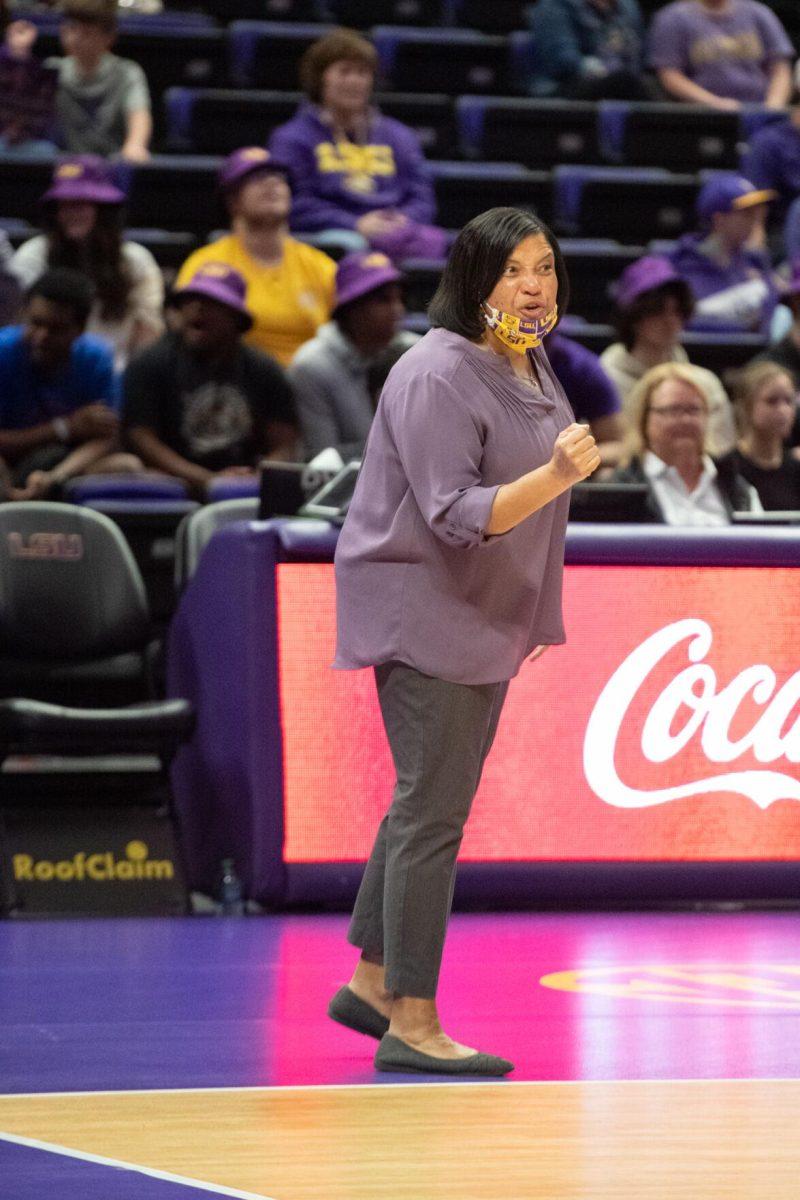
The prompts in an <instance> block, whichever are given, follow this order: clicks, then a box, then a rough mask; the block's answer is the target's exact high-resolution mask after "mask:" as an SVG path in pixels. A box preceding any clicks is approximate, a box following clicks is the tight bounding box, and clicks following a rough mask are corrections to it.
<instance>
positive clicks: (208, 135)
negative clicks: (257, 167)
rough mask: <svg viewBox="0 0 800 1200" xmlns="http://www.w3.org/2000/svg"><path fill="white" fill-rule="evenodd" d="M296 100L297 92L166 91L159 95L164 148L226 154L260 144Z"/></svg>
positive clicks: (293, 107) (298, 98)
mask: <svg viewBox="0 0 800 1200" xmlns="http://www.w3.org/2000/svg"><path fill="white" fill-rule="evenodd" d="M302 99H303V95H302V93H301V92H273V91H248V90H246V89H236V88H170V89H169V91H168V92H167V93H166V95H165V96H164V106H165V114H166V122H167V148H168V150H169V151H170V152H171V153H173V154H180V153H184V152H189V153H192V154H230V153H231V152H232V151H233V150H236V149H238V147H239V146H263V145H264V144H265V143H266V142H267V140H268V138H269V135H270V133H271V132H272V130H273V129H274V128H275V126H276V125H281V124H283V122H284V121H288V120H289V118H290V117H292V116H294V113H295V111H296V109H297V106H298V104H300V102H301V101H302Z"/></svg>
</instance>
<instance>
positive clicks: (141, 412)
mask: <svg viewBox="0 0 800 1200" xmlns="http://www.w3.org/2000/svg"><path fill="white" fill-rule="evenodd" d="M245 291H246V285H245V281H244V279H243V278H242V276H241V275H240V274H239V273H238V272H237V271H234V270H233V268H232V267H229V266H228V265H227V263H224V262H219V263H214V262H209V263H205V264H204V265H203V266H201V267H200V268H199V270H198V271H197V272H196V274H195V275H193V276H192V278H191V279H190V280H189V282H188V283H187V285H186V286H185V287H182V288H180V289H179V290H177V291H176V292H175V293H174V294H173V297H172V302H173V304H174V305H176V306H177V307H178V308H179V309H180V317H181V319H180V326H179V328H178V330H177V331H173V332H169V333H165V334H164V336H163V337H162V338H161V339H160V340H159V341H158V342H156V344H155V345H154V346H150V347H148V349H147V350H143V351H142V353H141V354H139V355H137V356H136V358H134V359H132V360H131V362H130V363H129V364H128V368H127V370H126V372H125V375H124V378H123V395H124V401H123V418H122V419H123V426H124V428H125V433H126V436H127V440H128V443H129V444H130V445H131V446H132V447H133V449H134V450H135V451H136V452H137V454H139V455H140V456H141V458H142V459H143V460H144V462H145V463H146V465H147V466H148V467H153V468H155V469H156V470H158V471H163V472H165V473H166V474H167V475H174V476H176V477H177V478H178V479H182V480H183V481H184V482H185V483H186V484H187V485H188V486H189V487H190V488H191V489H192V490H193V491H195V492H198V493H201V494H202V493H203V492H204V491H205V488H206V486H207V485H208V484H209V483H210V481H211V480H212V479H213V478H214V476H215V475H217V474H225V475H231V474H234V475H252V474H253V473H254V472H255V469H256V466H257V464H258V461H259V459H261V458H263V457H264V456H268V457H273V458H291V457H293V455H294V449H295V442H296V438H297V425H296V419H295V414H294V404H293V400H292V393H291V389H290V387H289V384H288V382H287V380H286V376H285V375H284V373H283V371H282V370H281V368H280V367H279V366H278V365H277V363H275V362H273V361H272V359H270V358H268V357H267V355H266V354H262V352H261V351H260V350H256V349H254V348H253V347H252V346H245V345H243V344H242V340H241V339H242V334H243V333H245V332H246V331H247V330H248V329H249V328H250V326H251V325H252V317H251V315H250V313H249V312H248V310H247V307H246V305H245Z"/></svg>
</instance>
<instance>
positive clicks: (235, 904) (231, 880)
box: [219, 858, 244, 917]
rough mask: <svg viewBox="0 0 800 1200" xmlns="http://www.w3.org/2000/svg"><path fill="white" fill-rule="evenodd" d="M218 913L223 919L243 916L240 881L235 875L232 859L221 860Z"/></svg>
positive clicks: (242, 897)
mask: <svg viewBox="0 0 800 1200" xmlns="http://www.w3.org/2000/svg"><path fill="white" fill-rule="evenodd" d="M219 911H220V913H221V914H222V916H223V917H241V916H242V915H243V914H244V892H243V890H242V881H241V879H240V878H239V876H238V875H237V874H236V868H235V867H234V864H233V859H232V858H223V860H222V865H221V870H220V878H219Z"/></svg>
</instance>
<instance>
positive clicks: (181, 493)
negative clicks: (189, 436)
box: [64, 471, 187, 504]
mask: <svg viewBox="0 0 800 1200" xmlns="http://www.w3.org/2000/svg"><path fill="white" fill-rule="evenodd" d="M186 496H187V492H186V484H185V483H183V482H182V481H181V480H180V479H175V478H174V477H173V476H172V475H162V474H160V473H159V472H155V471H153V472H149V471H148V472H146V473H144V474H130V475H126V474H119V475H79V476H77V478H75V479H70V480H69V481H68V482H67V483H65V484H64V499H65V500H68V501H69V503H70V504H90V503H92V502H94V501H95V500H185V499H186Z"/></svg>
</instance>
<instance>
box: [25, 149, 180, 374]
mask: <svg viewBox="0 0 800 1200" xmlns="http://www.w3.org/2000/svg"><path fill="white" fill-rule="evenodd" d="M124 200H125V194H124V192H121V191H120V189H119V188H118V187H116V185H115V184H114V180H113V175H112V171H111V168H110V167H109V165H108V164H107V163H106V162H105V161H104V160H103V159H102V158H98V157H97V156H95V155H90V154H84V155H76V156H75V157H72V158H66V159H64V160H63V161H62V162H60V163H59V164H58V165H57V166H56V169H55V172H54V175H53V181H52V183H51V186H50V188H49V190H48V191H47V192H45V194H44V196H43V197H42V204H43V209H44V225H45V228H46V230H47V232H46V233H44V234H39V235H38V236H37V237H34V238H31V239H30V241H27V242H24V243H23V244H22V245H21V246H20V247H19V249H18V250H17V252H16V254H15V255H14V258H13V259H12V262H11V270H12V271H13V272H14V274H15V275H16V276H17V278H18V279H19V280H20V283H21V284H22V285H23V286H29V285H30V284H31V283H33V281H34V280H35V279H38V277H39V276H40V275H41V274H42V272H43V271H44V270H46V269H47V268H48V267H73V268H75V269H76V270H80V271H82V272H83V273H84V274H85V275H88V276H89V278H90V279H91V280H92V282H93V283H94V286H95V294H96V300H95V303H94V305H93V306H92V312H91V315H90V317H89V326H88V328H89V332H90V333H94V334H96V335H97V336H98V337H101V338H102V339H103V340H104V341H105V342H107V343H108V345H109V346H110V347H111V350H112V351H113V354H114V363H115V366H116V369H117V370H121V369H122V368H123V367H124V366H125V364H126V362H127V361H128V357H129V356H130V355H131V354H132V353H134V351H136V350H139V349H142V348H143V347H144V346H147V345H149V344H150V342H152V341H154V340H155V339H156V338H157V337H158V336H159V334H160V333H161V330H162V328H163V319H162V315H161V310H162V307H163V303H164V281H163V279H162V276H161V271H160V269H159V266H158V263H157V262H156V260H155V259H154V258H153V256H152V254H151V253H150V251H149V250H146V249H145V247H144V246H140V245H139V244H138V243H137V242H128V241H123V237H122V217H123V209H122V205H123V202H124Z"/></svg>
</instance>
